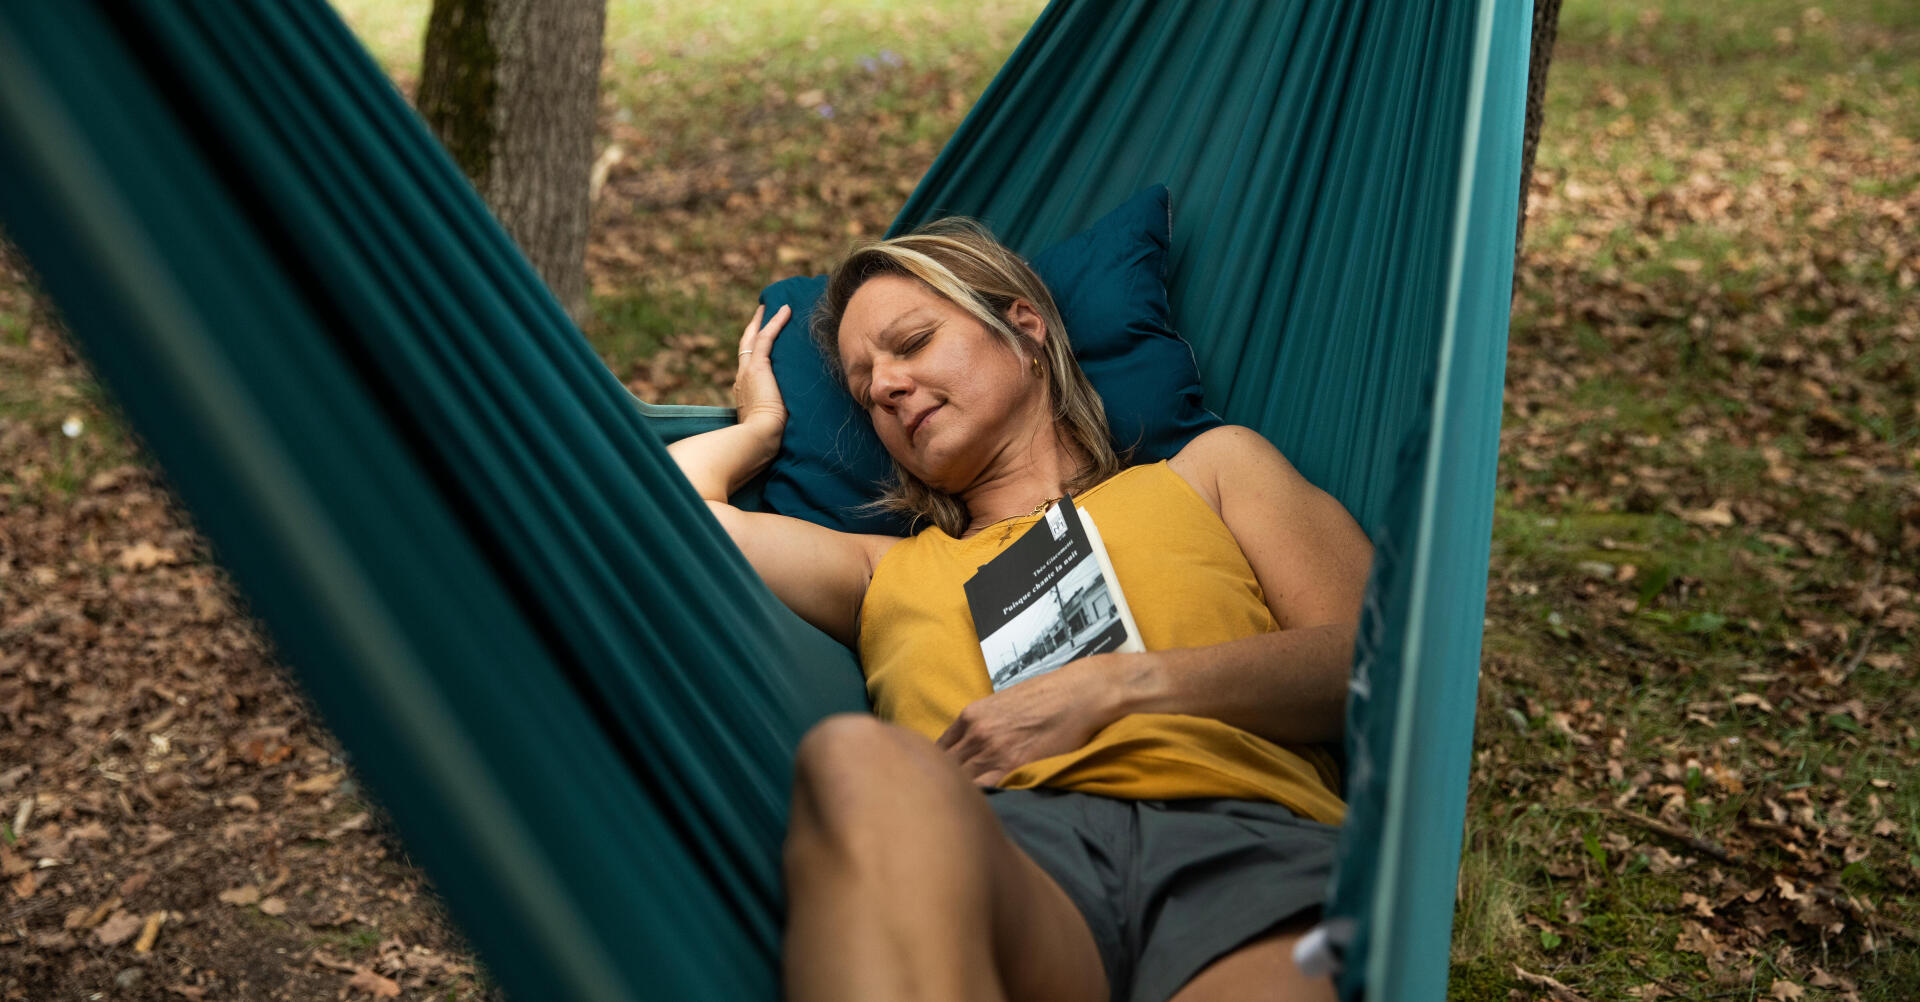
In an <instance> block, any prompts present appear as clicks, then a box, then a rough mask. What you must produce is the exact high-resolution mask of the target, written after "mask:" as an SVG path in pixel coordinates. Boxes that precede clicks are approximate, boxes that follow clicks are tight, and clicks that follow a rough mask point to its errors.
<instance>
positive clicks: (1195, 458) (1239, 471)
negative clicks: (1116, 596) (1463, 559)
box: [1110, 426, 1373, 744]
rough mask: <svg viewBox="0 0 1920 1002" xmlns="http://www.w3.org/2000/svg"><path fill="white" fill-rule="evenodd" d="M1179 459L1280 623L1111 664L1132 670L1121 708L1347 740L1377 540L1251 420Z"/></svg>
mask: <svg viewBox="0 0 1920 1002" xmlns="http://www.w3.org/2000/svg"><path fill="white" fill-rule="evenodd" d="M1169 465H1170V466H1172V467H1173V469H1174V472H1176V473H1179V474H1180V475H1181V476H1182V477H1184V478H1186V480H1187V482H1188V483H1190V484H1193V485H1194V489H1195V490H1197V491H1198V492H1199V493H1200V494H1201V496H1202V497H1204V498H1206V500H1207V501H1208V502H1209V503H1210V504H1212V505H1213V506H1214V509H1215V510H1216V511H1218V512H1219V513H1220V519H1221V521H1223V522H1225V523H1226V524H1227V529H1228V530H1229V531H1231V532H1232V533H1233V538H1234V540H1235V541H1236V542H1238V543H1239V544H1240V550H1241V552H1242V553H1244V554H1246V557H1247V563H1248V564H1249V565H1250V566H1252V568H1253V573H1254V577H1255V578H1256V579H1258V580H1259V582H1260V590H1261V591H1262V592H1263V593H1264V594H1265V596H1266V600H1267V608H1268V609H1269V610H1271V611H1272V613H1273V617H1274V619H1275V620H1276V621H1277V622H1278V623H1279V624H1280V629H1279V631H1278V632H1275V633H1264V634H1260V635H1257V636H1252V637H1243V638H1241V639H1238V640H1231V641H1227V642H1226V643H1222V644H1215V645H1212V646H1209V647H1199V648H1188V649H1184V650H1171V651H1155V652H1150V653H1149V654H1148V655H1146V656H1143V657H1140V658H1138V659H1137V660H1135V661H1133V662H1132V663H1124V662H1123V663H1122V664H1119V665H1114V666H1110V667H1118V668H1121V669H1122V670H1120V671H1118V672H1116V673H1115V674H1116V676H1117V679H1116V683H1117V691H1116V692H1115V693H1113V694H1112V698H1113V700H1114V701H1115V702H1116V703H1117V704H1118V707H1119V710H1120V713H1121V714H1122V715H1124V714H1127V713H1186V714H1192V715H1194V716H1200V717H1211V718H1213V719H1216V720H1220V721H1223V722H1225V723H1229V724H1232V725H1234V726H1235V727H1238V728H1240V729H1242V730H1246V731H1251V732H1253V733H1255V734H1258V735H1260V736H1261V737H1264V738H1267V739H1269V740H1272V741H1276V742H1280V743H1283V744H1313V743H1320V742H1329V741H1337V740H1339V738H1340V735H1341V733H1342V727H1343V724H1344V720H1345V708H1346V699H1347V672H1348V669H1349V666H1350V665H1351V663H1352V661H1353V639H1354V634H1355V632H1356V631H1357V629H1358V626H1359V621H1360V604H1361V601H1362V600H1363V598H1364V595H1365V592H1366V586H1367V569H1368V567H1369V565H1370V564H1371V563H1372V560H1373V545H1372V544H1371V543H1369V542H1368V541H1367V537H1366V534H1365V533H1363V532H1361V531H1360V526H1359V525H1358V524H1357V523H1355V522H1354V520H1353V516H1351V515H1349V514H1347V510H1346V508H1345V507H1343V506H1342V505H1341V504H1340V502H1338V501H1336V500H1334V498H1333V496H1332V495H1330V494H1328V493H1327V492H1325V491H1323V490H1321V489H1320V488H1318V487H1315V486H1314V485H1312V484H1310V483H1308V482H1307V480H1306V478H1305V477H1302V476H1301V475H1300V472H1299V471H1298V470H1296V469H1294V468H1293V464H1291V463H1289V462H1287V460H1286V457H1284V456H1282V455H1281V454H1280V451H1279V450H1278V449H1275V448H1274V447H1273V446H1272V444H1270V443H1269V442H1268V441H1267V440H1266V439H1265V438H1262V437H1261V436H1260V434H1259V433H1258V432H1255V431H1252V430H1251V429H1247V428H1240V427H1233V426H1229V427H1224V428H1216V429H1214V430H1212V431H1209V432H1207V433H1206V434H1204V435H1201V436H1200V437H1199V438H1196V439H1194V440H1193V442H1192V443H1191V444H1190V445H1188V446H1187V448H1185V449H1183V450H1181V452H1180V454H1179V455H1177V456H1175V457H1174V458H1173V459H1172V461H1171V462H1170V463H1169ZM1115 719H1118V718H1117V717H1116V718H1115Z"/></svg>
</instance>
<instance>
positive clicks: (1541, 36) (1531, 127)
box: [1513, 0, 1560, 271]
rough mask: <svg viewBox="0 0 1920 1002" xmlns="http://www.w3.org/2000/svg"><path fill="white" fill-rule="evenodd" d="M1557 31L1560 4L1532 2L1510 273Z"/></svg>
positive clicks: (1523, 229)
mask: <svg viewBox="0 0 1920 1002" xmlns="http://www.w3.org/2000/svg"><path fill="white" fill-rule="evenodd" d="M1559 28H1560V0H1533V48H1532V49H1531V58H1530V60H1529V64H1528V66H1527V136H1526V141H1525V143H1524V144H1522V146H1521V151H1520V226H1519V229H1518V231H1517V232H1515V233H1514V235H1513V264H1514V270H1515V271H1518V270H1519V268H1520V246H1521V244H1522V243H1523V242H1524V241H1525V238H1526V235H1527V195H1528V194H1529V193H1530V192H1531V191H1532V190H1533V152H1534V150H1535V149H1537V148H1539V146H1540V121H1541V117H1542V115H1543V114H1544V113H1545V111H1546V107H1545V102H1546V99H1547V66H1548V64H1550V63H1552V62H1553V38H1554V35H1555V34H1557V33H1558V31H1559Z"/></svg>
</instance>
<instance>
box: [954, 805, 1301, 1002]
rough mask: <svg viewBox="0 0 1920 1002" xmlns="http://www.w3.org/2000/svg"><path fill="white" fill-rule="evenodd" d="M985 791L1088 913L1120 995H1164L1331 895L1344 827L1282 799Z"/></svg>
mask: <svg viewBox="0 0 1920 1002" xmlns="http://www.w3.org/2000/svg"><path fill="white" fill-rule="evenodd" d="M985 792H986V793H987V804H988V805H989V806H991V807H992V808H993V812H994V813H995V814H997V815H999V817H1000V824H1001V827H1003V828H1005V829H1006V832H1007V835H1008V837H1010V838H1011V839H1013V841H1014V844H1015V845H1018V846H1019V847H1020V848H1021V849H1023V850H1025V852H1026V854H1027V855H1028V856H1030V857H1032V858H1033V861H1034V862H1035V863H1038V864H1040V868H1041V869H1043V870H1045V871H1047V874H1048V875H1049V876H1051V877H1052V878H1053V879H1054V881H1055V882H1056V883H1058V884H1059V885H1060V889H1061V890H1063V891H1065V892H1067V897H1068V898H1071V899H1072V900H1073V903H1074V906H1075V907H1077V908H1079V909H1080V914H1081V915H1083V916H1085V917H1086V920H1087V926H1088V928H1090V929H1091V930H1092V931H1093V941H1094V943H1095V944H1096V945H1097V946H1098V947H1099V948H1100V961H1101V963H1102V964H1103V965H1105V967H1106V969H1107V984H1108V985H1109V986H1110V987H1111V988H1112V990H1113V991H1112V997H1113V999H1114V1000H1115V1002H1164V1000H1165V999H1167V998H1170V997H1172V995H1173V993H1174V992H1177V991H1179V990H1180V988H1181V986H1183V985H1185V984H1186V983H1187V982H1188V981H1189V980H1190V979H1192V977H1193V976H1194V975H1195V974H1198V973H1200V970H1201V968H1203V967H1206V966H1207V965H1208V964H1209V963H1212V962H1213V961H1214V960H1215V959H1217V958H1219V957H1221V956H1223V955H1225V954H1227V953H1229V952H1231V951H1232V950H1233V949H1234V948H1236V947H1238V946H1241V945H1243V944H1245V943H1247V942H1249V941H1251V940H1254V939H1256V938H1258V937H1259V936H1260V935H1261V934H1262V933H1264V932H1267V931H1268V930H1270V929H1272V928H1273V927H1274V926H1276V925H1279V924H1281V923H1283V922H1286V921H1288V920H1290V919H1295V918H1307V917H1312V916H1317V915H1318V914H1319V911H1320V906H1321V904H1322V903H1323V902H1324V901H1325V900H1326V895H1327V882H1328V878H1329V875H1330V874H1331V873H1332V869H1333V850H1334V838H1335V835H1336V834H1337V833H1338V831H1339V829H1337V828H1335V827H1333V826H1331V825H1325V824H1321V823H1320V822H1318V821H1308V820H1306V819H1304V818H1300V817H1296V816H1295V815H1294V814H1293V812H1292V811H1289V810H1287V809H1286V808H1285V807H1282V806H1280V805H1279V804H1270V803H1264V802H1260V801H1252V800H1224V799H1209V800H1119V799H1116V798H1113V797H1100V796H1094V795H1092V794H1086V793H1067V792H1063V791H1059V790H1000V789H988V790H986V791H985Z"/></svg>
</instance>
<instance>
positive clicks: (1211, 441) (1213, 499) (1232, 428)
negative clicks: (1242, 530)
mask: <svg viewBox="0 0 1920 1002" xmlns="http://www.w3.org/2000/svg"><path fill="white" fill-rule="evenodd" d="M1167 466H1168V468H1169V469H1171V470H1173V472H1175V473H1178V474H1180V476H1181V477H1182V478H1184V479H1185V480H1186V481H1187V483H1189V484H1191V485H1193V489H1194V490H1195V491H1198V492H1199V494H1200V496H1201V497H1203V498H1206V499H1207V503H1208V504H1210V505H1212V506H1213V509H1214V510H1215V511H1219V510H1220V491H1221V486H1222V484H1223V483H1231V482H1233V481H1235V480H1238V479H1242V478H1244V476H1245V475H1246V474H1248V473H1249V472H1256V473H1260V474H1265V475H1268V476H1271V475H1273V474H1280V475H1281V476H1283V477H1285V476H1286V475H1287V474H1291V475H1293V476H1298V475H1299V474H1298V473H1295V472H1294V470H1293V464H1291V463H1289V462H1287V457H1285V456H1283V455H1281V454H1280V450H1279V449H1277V448H1275V447H1274V445H1273V443H1272V442H1269V441H1267V439H1266V437H1265V436H1263V435H1261V434H1260V433H1259V432H1257V431H1254V430H1253V429H1252V428H1247V427H1244V426H1241V425H1237V424H1223V425H1220V426H1219V427H1217V428H1209V429H1207V430H1206V431H1203V432H1201V433H1200V434H1198V435H1195V436H1194V437H1193V440H1192V441H1189V442H1188V443H1187V444H1186V445H1185V446H1184V447H1182V448H1181V450H1180V451H1179V452H1177V453H1174V455H1173V457H1172V458H1171V459H1168V460H1167Z"/></svg>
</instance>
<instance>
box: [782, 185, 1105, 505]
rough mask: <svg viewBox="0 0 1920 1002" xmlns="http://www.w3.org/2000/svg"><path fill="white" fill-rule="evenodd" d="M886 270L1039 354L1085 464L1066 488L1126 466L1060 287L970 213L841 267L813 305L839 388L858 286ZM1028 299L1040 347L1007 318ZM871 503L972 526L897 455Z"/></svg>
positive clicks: (869, 250) (858, 253) (1061, 424)
mask: <svg viewBox="0 0 1920 1002" xmlns="http://www.w3.org/2000/svg"><path fill="white" fill-rule="evenodd" d="M882 275H899V276H901V277H904V278H910V279H913V280H915V281H917V282H919V283H920V284H921V285H923V286H925V287H926V288H927V289H929V290H930V291H932V292H933V293H934V294H935V295H937V296H940V297H941V298H942V299H945V300H947V301H948V302H951V303H953V304H954V305H956V306H958V307H960V308H961V309H963V310H965V311H966V312H967V313H968V315H970V316H972V317H973V318H974V319H975V320H978V321H980V323H981V324H982V325H983V326H985V327H986V329H987V330H989V331H991V332H993V334H994V335H996V336H997V337H999V339H1000V340H1001V342H1002V343H1004V344H1005V345H1006V346H1007V347H1008V348H1010V349H1011V350H1013V351H1014V352H1016V353H1018V354H1019V355H1020V356H1021V357H1023V358H1029V359H1038V362H1039V368H1040V370H1041V375H1043V376H1044V377H1045V378H1046V391H1047V395H1048V398H1049V399H1050V400H1051V401H1052V404H1053V421H1054V427H1055V428H1056V429H1058V430H1059V431H1060V433H1061V434H1063V435H1065V436H1066V439H1067V441H1068V442H1069V443H1071V444H1072V445H1073V446H1074V447H1075V448H1076V449H1077V450H1078V452H1079V455H1080V464H1079V467H1078V469H1076V470H1075V471H1074V475H1073V478H1072V479H1071V480H1069V481H1068V482H1067V483H1066V485H1065V487H1066V490H1067V492H1068V493H1069V494H1077V493H1079V492H1080V491H1083V490H1086V489H1087V488H1089V487H1092V486H1093V485H1094V484H1097V483H1099V482H1101V481H1102V480H1105V479H1107V478H1108V477H1111V476H1113V475H1114V474H1116V473H1118V472H1120V469H1121V460H1120V457H1119V456H1118V455H1117V454H1116V453H1115V452H1114V449H1113V443H1112V439H1111V433H1110V432H1109V431H1108V429H1107V409H1106V406H1105V405H1104V404H1102V403H1101V402H1100V394H1098V393H1096V392H1094V389H1093V384H1092V383H1091V382H1088V380H1087V374H1086V373H1085V372H1083V371H1081V369H1080V363H1079V362H1077V361H1075V359H1074V357H1073V347H1072V345H1070V344H1069V343H1068V341H1067V325H1066V323H1065V322H1063V321H1062V320H1061V319H1060V308H1059V307H1058V306H1056V305H1055V304H1054V301H1053V294H1052V293H1050V292H1048V291H1047V286H1046V284H1045V283H1044V282H1042V281H1040V276H1039V275H1036V274H1034V271H1033V269H1032V268H1031V267H1028V265H1027V263H1026V262H1025V261H1023V260H1021V259H1020V256H1019V255H1017V254H1015V253H1014V252H1013V251H1011V250H1008V249H1007V248H1006V247H1005V246H1004V245H1002V244H1001V243H1000V241H998V240H996V239H994V237H993V234H992V233H990V232H988V231H987V228H986V227H985V226H983V225H981V224H980V223H979V222H977V221H975V220H972V219H965V218H961V217H951V218H947V219H939V220H935V221H934V222H931V223H928V224H927V225H925V226H922V227H921V228H919V229H917V230H915V231H913V232H912V233H909V234H907V235H905V236H900V237H894V238H893V239H891V240H883V241H881V242H879V243H875V244H869V245H868V246H865V247H861V248H859V249H857V250H855V251H854V252H853V253H852V254H850V255H848V256H847V259H846V260H845V261H842V262H840V266H839V267H838V268H835V269H834V271H833V275H832V276H831V277H830V278H828V280H827V290H826V293H825V294H824V295H822V296H821V297H820V302H819V303H818V304H817V305H816V306H815V307H814V310H813V321H812V326H813V330H812V333H813V338H814V341H815V343H816V344H818V345H819V346H820V353H821V355H822V356H823V357H824V358H826V359H827V360H828V364H827V368H828V369H829V370H831V371H832V373H833V375H834V378H835V379H836V380H837V381H838V382H839V384H840V386H841V388H842V389H846V388H847V373H846V369H845V367H844V366H843V365H842V364H841V362H840V320H841V318H842V317H843V316H844V315H845V314H846V310H847V303H848V302H849V301H851V300H852V299H853V294H854V293H855V292H858V291H859V290H860V287H861V286H863V285H865V284H866V283H867V282H868V281H869V280H871V279H875V278H878V277H880V276H882ZM1022 299H1024V300H1026V301H1027V302H1028V303H1030V304H1032V306H1033V308H1034V310H1035V312H1037V313H1039V314H1040V318H1041V319H1042V320H1044V321H1045V322H1046V325H1047V336H1046V337H1045V338H1044V339H1043V340H1042V341H1041V343H1040V344H1039V345H1038V346H1035V345H1034V343H1033V339H1032V338H1029V337H1027V336H1026V335H1024V334H1022V333H1021V332H1020V331H1018V330H1015V329H1014V327H1013V325H1012V324H1011V323H1010V322H1008V319H1007V313H1008V311H1009V310H1011V309H1012V307H1013V304H1014V301H1015V300H1022ZM866 507H867V508H869V509H872V510H874V511H886V512H894V513H898V514H904V515H907V516H909V517H910V518H911V519H912V520H913V521H914V523H915V524H917V523H918V522H919V521H920V520H921V519H926V520H927V521H930V522H932V523H933V524H934V525H936V526H938V527H939V528H940V529H941V530H943V531H944V532H946V533H947V535H949V536H955V537H957V536H960V535H961V534H963V533H965V532H966V529H967V523H968V514H967V506H966V504H965V503H964V502H962V501H961V500H960V499H959V498H957V497H955V496H953V495H951V494H948V493H945V492H944V491H940V490H938V489H936V488H934V487H933V486H932V485H930V484H928V483H926V482H925V481H923V480H921V479H920V478H919V477H916V476H914V475H913V474H911V473H909V472H907V470H906V468H905V467H903V466H901V465H900V463H899V461H898V460H895V461H894V464H893V482H892V483H891V484H889V485H888V486H887V488H886V491H885V492H884V493H883V494H882V495H881V496H880V497H879V498H878V499H876V500H874V501H872V502H870V503H869V504H868V505H867V506H866Z"/></svg>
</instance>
